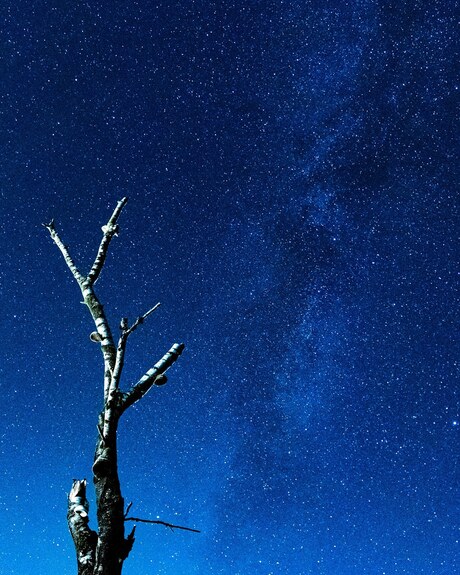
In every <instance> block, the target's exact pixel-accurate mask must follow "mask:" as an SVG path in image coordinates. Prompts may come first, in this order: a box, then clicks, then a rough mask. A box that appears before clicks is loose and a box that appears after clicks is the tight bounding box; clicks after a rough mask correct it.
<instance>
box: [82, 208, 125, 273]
mask: <svg viewBox="0 0 460 575" xmlns="http://www.w3.org/2000/svg"><path fill="white" fill-rule="evenodd" d="M127 201H128V198H122V199H121V200H120V201H119V202H118V204H117V206H116V208H115V210H114V211H113V214H112V215H111V217H110V219H109V221H108V222H107V224H106V225H105V226H102V232H103V234H104V235H103V236H102V240H101V244H100V246H99V249H98V252H97V255H96V259H95V260H94V263H93V266H92V268H91V271H90V272H89V274H88V280H89V281H90V283H91V284H94V283H95V282H96V281H97V279H98V277H99V274H100V273H101V270H102V268H103V266H104V263H105V258H106V257H107V251H108V249H109V245H110V242H111V241H112V238H113V236H116V235H118V225H117V220H118V218H119V216H120V214H121V210H122V209H123V208H124V206H125V205H126V202H127Z"/></svg>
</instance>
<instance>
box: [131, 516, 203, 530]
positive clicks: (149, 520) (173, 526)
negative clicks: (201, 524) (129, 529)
mask: <svg viewBox="0 0 460 575" xmlns="http://www.w3.org/2000/svg"><path fill="white" fill-rule="evenodd" d="M125 521H135V522H136V523H155V525H164V526H165V527H169V528H170V529H173V530H174V529H182V530H184V531H193V533H201V531H199V530H198V529H192V528H191V527H183V526H182V525H173V524H172V523H166V521H160V520H159V519H156V520H154V519H139V517H125Z"/></svg>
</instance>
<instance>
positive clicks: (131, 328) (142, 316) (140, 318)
mask: <svg viewBox="0 0 460 575" xmlns="http://www.w3.org/2000/svg"><path fill="white" fill-rule="evenodd" d="M159 307H160V303H157V304H155V305H154V306H153V307H152V308H150V309H149V311H147V312H146V313H144V315H141V316H140V317H138V318H137V319H136V321H135V322H134V323H133V325H132V326H131V327H130V328H129V329H128V330H126V335H127V336H128V335H131V334H132V333H133V331H134V330H135V329H137V328H138V327H139V326H140V325H141V323H144V320H145V319H146V318H147V317H148V316H149V315H150V314H151V313H153V312H154V311H156V310H157V309H158V308H159Z"/></svg>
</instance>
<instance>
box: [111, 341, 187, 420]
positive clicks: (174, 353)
mask: <svg viewBox="0 0 460 575" xmlns="http://www.w3.org/2000/svg"><path fill="white" fill-rule="evenodd" d="M184 348H185V345H184V344H183V343H175V344H174V345H173V346H172V347H171V349H170V350H169V351H168V352H167V353H165V354H164V356H163V357H162V358H161V359H160V361H158V362H157V363H156V364H155V365H154V366H153V367H152V368H151V369H149V370H148V372H147V373H146V374H145V375H144V376H143V377H141V379H140V380H139V381H138V382H137V383H136V385H134V386H133V388H132V389H131V390H130V391H128V393H125V394H124V397H123V403H122V411H125V410H126V409H128V407H129V406H131V405H133V403H136V401H138V400H139V399H140V398H141V397H143V396H144V395H145V394H146V393H147V392H148V391H149V389H150V388H151V387H152V385H153V384H154V383H156V384H157V385H159V382H158V379H160V378H159V376H161V375H162V374H163V373H164V372H165V371H166V370H167V369H169V368H170V367H171V366H172V365H173V363H175V362H176V361H177V360H178V359H179V356H180V355H181V354H182V352H183V351H184ZM165 381H166V378H165V377H164V376H163V379H162V383H165Z"/></svg>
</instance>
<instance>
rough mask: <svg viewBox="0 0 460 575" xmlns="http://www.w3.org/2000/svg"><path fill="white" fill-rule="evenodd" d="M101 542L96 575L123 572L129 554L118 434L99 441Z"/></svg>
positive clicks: (97, 476) (97, 481)
mask: <svg viewBox="0 0 460 575" xmlns="http://www.w3.org/2000/svg"><path fill="white" fill-rule="evenodd" d="M93 475H94V477H93V481H94V486H95V490H96V504H97V522H98V541H97V547H96V562H95V567H94V575H120V574H121V570H122V567H123V562H124V560H125V559H126V557H127V556H128V553H129V550H130V549H127V542H126V541H125V518H124V501H123V497H122V496H121V489H120V481H119V479H118V467H117V448H116V437H115V438H114V439H113V441H112V442H111V444H109V445H108V446H107V445H105V444H104V443H103V442H100V443H99V444H98V446H97V448H96V454H95V461H94V465H93Z"/></svg>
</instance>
